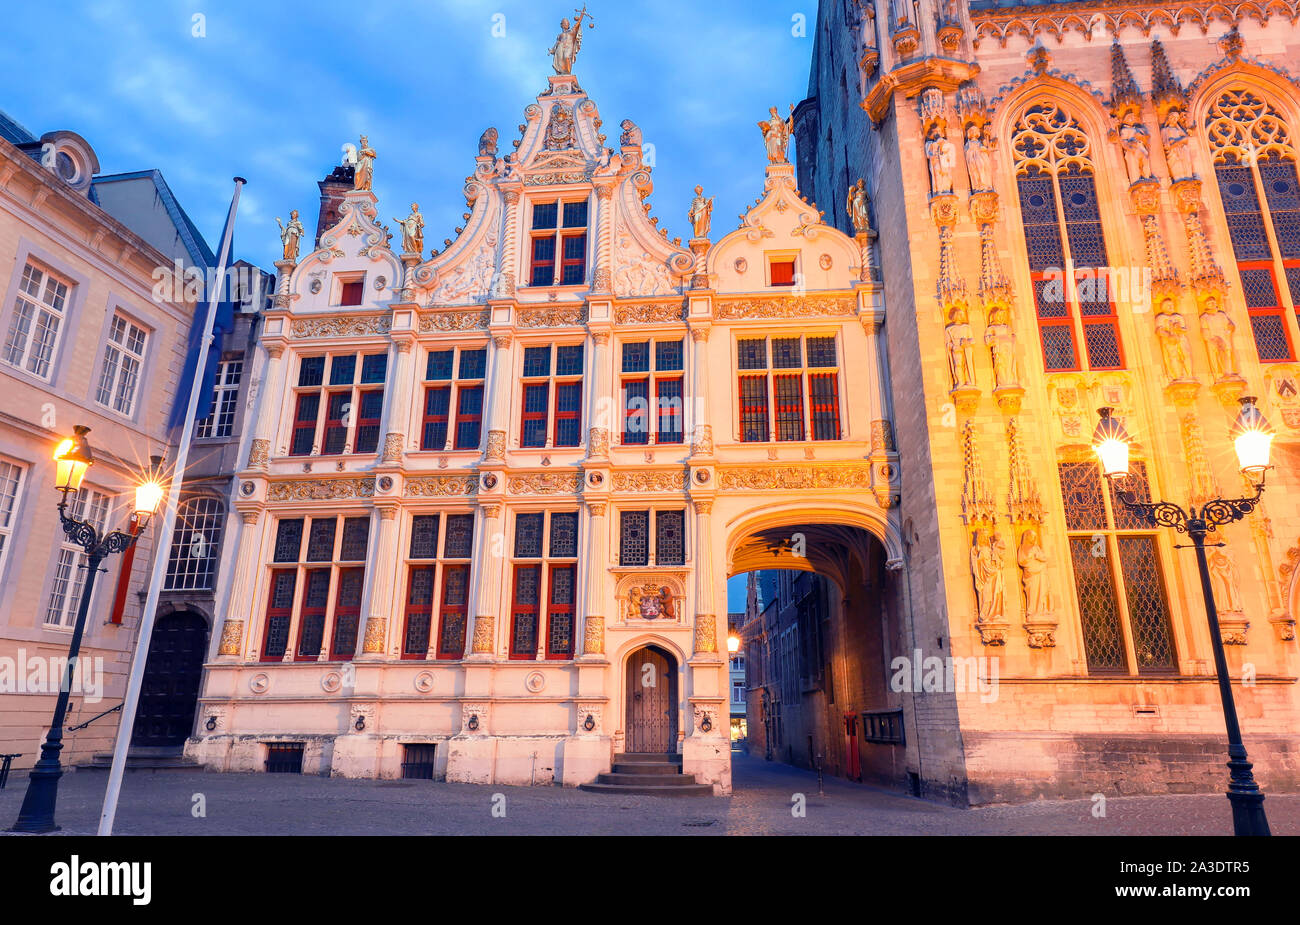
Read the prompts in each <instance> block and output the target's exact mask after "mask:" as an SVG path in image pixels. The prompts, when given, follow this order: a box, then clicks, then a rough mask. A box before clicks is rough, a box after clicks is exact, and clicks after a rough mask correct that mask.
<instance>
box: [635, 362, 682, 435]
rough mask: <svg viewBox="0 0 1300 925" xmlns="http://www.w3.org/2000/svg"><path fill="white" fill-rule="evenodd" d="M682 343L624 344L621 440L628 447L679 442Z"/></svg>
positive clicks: (680, 429)
mask: <svg viewBox="0 0 1300 925" xmlns="http://www.w3.org/2000/svg"><path fill="white" fill-rule="evenodd" d="M682 368H683V356H682V340H681V339H680V338H678V339H675V340H659V341H624V342H623V363H622V373H623V438H622V442H623V443H624V444H629V445H644V444H648V443H651V442H654V443H681V442H682V441H683V440H684V439H685V435H684V434H683V430H682V422H683V419H684V413H683V412H684V410H685V409H684V407H683V401H684V396H683V390H682Z"/></svg>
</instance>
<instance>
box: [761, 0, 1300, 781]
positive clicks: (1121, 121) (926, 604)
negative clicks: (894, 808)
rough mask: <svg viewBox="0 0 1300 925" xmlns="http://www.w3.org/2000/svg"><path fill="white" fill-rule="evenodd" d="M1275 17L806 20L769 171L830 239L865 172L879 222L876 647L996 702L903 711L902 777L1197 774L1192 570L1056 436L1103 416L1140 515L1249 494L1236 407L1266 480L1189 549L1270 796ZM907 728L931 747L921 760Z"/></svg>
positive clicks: (1206, 672) (1275, 481)
mask: <svg viewBox="0 0 1300 925" xmlns="http://www.w3.org/2000/svg"><path fill="white" fill-rule="evenodd" d="M1295 20H1296V10H1295V9H1294V8H1293V7H1290V6H1286V5H1285V4H1273V5H1271V6H1268V7H1267V8H1265V6H1263V5H1255V4H1239V5H1236V6H1228V7H1225V6H1222V5H1218V4H1211V3H1191V4H1179V5H1177V6H1168V7H1165V6H1161V5H1159V4H1137V3H1125V2H1119V3H1110V4H1104V5H1098V4H1091V3H1056V2H1053V3H1037V4H1032V5H1031V4H1022V3H1017V2H1006V0H999V2H989V0H971V2H969V3H962V2H947V0H944V2H932V0H920V2H908V0H894V2H892V3H886V2H883V0H882V2H875V3H873V2H870V0H834V2H823V3H822V4H821V9H820V12H819V19H818V26H817V34H816V39H815V46H816V47H815V52H814V60H813V65H812V71H811V79H810V85H809V96H808V98H807V99H806V100H805V101H804V102H803V103H802V104H801V105H800V106H799V107H798V109H797V111H796V113H795V120H796V138H797V142H798V148H799V155H798V164H799V180H800V187H801V189H803V190H804V191H805V194H806V195H808V197H809V198H810V199H814V200H816V201H817V202H819V203H823V204H825V203H832V204H835V206H836V208H835V209H833V210H832V209H829V208H828V209H827V212H828V214H834V215H835V216H836V223H837V224H838V225H839V226H840V227H842V228H849V227H850V226H849V219H848V216H846V215H845V214H843V211H842V209H841V207H840V206H839V204H840V203H844V202H845V200H846V198H847V197H848V196H850V194H851V190H852V186H853V185H854V184H855V181H856V180H857V179H858V178H860V177H861V178H864V179H865V189H866V190H867V192H868V193H869V194H870V196H871V198H872V211H873V219H874V221H875V223H876V227H878V228H880V229H882V232H881V238H880V263H881V267H882V272H883V277H882V283H883V295H884V305H885V307H886V310H887V312H888V316H889V323H887V324H886V326H885V339H886V341H887V345H888V356H889V363H890V370H891V376H892V379H891V386H892V388H893V392H894V395H895V396H898V395H904V394H906V395H909V396H914V397H915V400H912V401H908V402H906V403H903V402H897V403H895V408H896V410H897V414H896V416H895V418H894V421H893V423H894V430H895V433H896V435H897V440H898V449H899V451H900V453H901V454H902V457H903V459H904V462H905V472H904V479H903V484H902V493H901V502H900V507H899V516H900V523H901V526H902V531H903V537H902V539H903V543H904V547H905V549H906V556H905V558H906V574H907V575H908V576H909V584H908V587H909V594H910V605H909V606H910V612H911V615H912V621H913V626H912V629H913V631H914V643H913V644H912V645H909V646H908V648H914V649H915V651H916V652H917V653H919V654H921V655H923V656H930V655H937V656H943V657H948V656H955V657H958V658H962V657H966V658H969V657H976V658H978V657H996V658H997V667H998V684H997V694H996V696H995V697H988V696H985V695H983V694H982V693H981V692H980V691H978V690H975V689H971V688H970V687H969V686H968V687H967V689H959V690H953V691H947V690H935V691H932V692H924V691H923V692H919V693H917V692H912V693H909V694H907V695H906V696H907V699H906V700H905V701H904V703H903V710H904V717H903V725H904V732H905V735H906V736H907V738H908V742H909V745H908V747H907V750H906V752H907V754H906V760H905V763H906V766H907V769H908V771H909V772H912V773H919V774H920V776H921V778H922V780H923V781H924V782H925V783H924V785H923V787H922V789H923V790H925V789H931V787H932V786H933V788H942V787H944V782H945V781H947V783H948V785H949V789H951V790H953V791H958V792H960V794H961V795H964V796H965V798H966V799H968V800H970V801H972V802H981V801H989V800H1002V799H1016V798H1021V797H1028V796H1033V795H1038V794H1047V795H1060V796H1069V795H1074V796H1079V795H1081V794H1086V793H1091V792H1114V791H1115V788H1116V787H1118V788H1119V789H1120V790H1121V791H1123V790H1129V789H1132V790H1144V791H1157V792H1163V791H1178V790H1191V789H1213V788H1218V787H1221V786H1222V784H1223V781H1224V776H1223V766H1222V761H1223V756H1224V754H1225V749H1224V744H1223V731H1224V719H1223V716H1222V713H1221V710H1220V707H1219V698H1218V694H1217V690H1216V684H1215V670H1214V664H1213V661H1212V647H1211V640H1210V637H1209V634H1210V630H1209V628H1208V624H1207V620H1206V614H1205V607H1204V604H1203V597H1202V587H1201V583H1200V581H1199V578H1198V574H1197V569H1196V564H1195V559H1194V558H1193V556H1192V553H1191V552H1190V551H1186V548H1185V546H1183V545H1180V543H1179V540H1180V539H1182V537H1180V536H1179V535H1178V534H1175V533H1174V531H1172V530H1167V529H1164V528H1159V527H1156V526H1154V525H1153V524H1150V523H1148V522H1146V521H1144V520H1143V519H1142V518H1140V517H1138V516H1135V515H1134V513H1133V512H1131V511H1130V510H1128V509H1127V508H1126V507H1125V506H1124V505H1123V504H1121V503H1120V502H1119V500H1118V499H1117V497H1116V496H1115V493H1114V492H1113V491H1112V490H1111V489H1110V488H1109V486H1107V485H1106V484H1105V482H1104V480H1103V479H1102V477H1101V475H1100V471H1099V467H1098V466H1097V464H1096V459H1095V457H1094V456H1093V455H1092V452H1091V450H1090V447H1089V444H1090V442H1091V435H1092V432H1093V429H1094V427H1095V425H1096V423H1097V420H1098V418H1097V413H1096V409H1097V408H1099V407H1102V406H1106V407H1111V408H1114V409H1115V411H1114V414H1115V415H1117V416H1119V417H1122V418H1123V419H1124V420H1125V422H1126V426H1127V429H1128V431H1129V432H1130V433H1131V434H1133V435H1134V438H1135V444H1134V460H1135V461H1134V464H1133V472H1132V475H1131V476H1130V479H1129V483H1130V488H1135V489H1136V491H1137V493H1138V495H1139V496H1140V497H1145V498H1163V499H1168V500H1170V501H1175V502H1178V503H1181V504H1184V505H1186V504H1187V503H1188V502H1189V501H1190V503H1191V504H1193V505H1196V506H1198V507H1199V506H1200V505H1202V504H1204V503H1205V502H1206V501H1208V500H1211V499H1214V498H1234V497H1240V496H1249V495H1251V494H1253V490H1252V489H1251V488H1250V486H1247V485H1244V484H1243V479H1242V477H1241V476H1240V475H1239V473H1238V472H1237V465H1236V461H1235V457H1234V454H1233V452H1232V443H1231V440H1230V434H1229V425H1230V423H1231V421H1232V420H1233V418H1234V417H1235V415H1236V411H1237V405H1238V399H1240V398H1241V397H1243V396H1247V395H1254V396H1257V397H1258V405H1259V407H1260V408H1261V410H1263V411H1264V413H1265V414H1266V415H1267V416H1268V417H1269V418H1270V420H1271V421H1272V422H1273V423H1274V425H1275V426H1276V428H1277V436H1276V438H1275V440H1274V453H1273V462H1274V468H1273V469H1272V470H1271V471H1270V472H1269V474H1268V485H1267V489H1266V491H1265V493H1264V495H1263V503H1262V504H1261V505H1260V506H1259V507H1258V508H1256V509H1255V511H1254V513H1252V514H1250V516H1248V517H1246V518H1245V519H1244V520H1243V521H1241V522H1238V523H1234V524H1232V525H1229V526H1226V527H1223V528H1221V529H1220V531H1219V532H1218V534H1217V536H1212V537H1211V539H1212V540H1214V541H1217V542H1220V543H1222V544H1223V545H1221V546H1217V547H1214V548H1213V549H1212V550H1211V553H1210V568H1211V575H1212V585H1213V596H1214V598H1215V601H1216V604H1217V607H1218V610H1219V613H1220V624H1221V637H1222V641H1223V643H1224V644H1225V646H1226V649H1227V655H1228V664H1229V668H1230V672H1231V674H1232V675H1233V687H1234V692H1235V695H1236V698H1237V708H1238V712H1239V713H1240V715H1241V721H1242V726H1243V730H1244V734H1245V738H1246V744H1247V747H1248V749H1249V751H1250V754H1251V757H1252V758H1254V759H1255V760H1256V767H1257V772H1258V775H1259V777H1260V780H1261V783H1262V784H1263V785H1264V787H1265V789H1268V788H1269V787H1273V788H1275V789H1285V788H1290V787H1294V785H1295V783H1296V780H1297V775H1298V772H1300V756H1297V753H1296V750H1295V746H1294V733H1295V729H1296V725H1297V720H1300V712H1298V707H1300V701H1298V700H1297V694H1296V670H1297V666H1298V664H1300V662H1298V659H1297V650H1296V646H1297V642H1296V636H1295V621H1296V616H1297V612H1298V611H1300V577H1298V575H1297V568H1296V566H1297V563H1298V562H1300V513H1298V511H1300V504H1297V501H1298V500H1300V395H1298V394H1297V388H1298V384H1300V365H1297V350H1300V327H1297V308H1298V307H1300V259H1298V258H1300V224H1297V222H1298V219H1297V214H1298V212H1297V210H1298V209H1300V185H1298V184H1297V177H1296V147H1295V145H1296V143H1297V136H1296V132H1297V130H1300V121H1298V120H1300V91H1298V90H1297V81H1298V79H1300V72H1297V71H1296V70H1295V66H1294V60H1295V55H1296V53H1297V51H1298V50H1300V30H1297V28H1296V26H1295ZM1134 483H1136V485H1134ZM889 654H890V656H891V657H892V655H894V654H902V655H906V654H907V653H906V652H900V653H893V652H891V653H889ZM957 686H958V687H960V686H961V685H957ZM838 721H839V718H838V717H834V718H833V719H832V720H828V721H827V722H828V723H838ZM751 725H753V720H752V718H751ZM938 728H945V729H949V730H960V734H959V735H956V734H953V735H949V736H947V737H945V738H942V739H941V740H940V741H941V744H940V746H939V748H938V750H937V751H927V749H926V748H925V745H924V740H925V739H926V738H927V737H931V736H933V735H934V730H936V729H938ZM914 738H920V739H921V740H922V747H921V748H920V750H919V751H917V750H915V749H914V748H913V747H912V745H911V742H912V741H913V739H914Z"/></svg>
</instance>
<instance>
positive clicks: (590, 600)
mask: <svg viewBox="0 0 1300 925" xmlns="http://www.w3.org/2000/svg"><path fill="white" fill-rule="evenodd" d="M587 513H588V514H589V515H590V516H589V517H588V518H587V595H586V604H585V606H584V608H583V617H582V654H583V655H584V656H591V657H595V658H604V656H605V613H604V609H605V575H606V574H608V573H607V572H606V570H605V561H606V556H607V551H606V548H605V547H606V545H607V537H608V529H607V527H606V524H605V502H603V501H598V502H592V503H589V504H588V505H587Z"/></svg>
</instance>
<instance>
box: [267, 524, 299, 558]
mask: <svg viewBox="0 0 1300 925" xmlns="http://www.w3.org/2000/svg"><path fill="white" fill-rule="evenodd" d="M302 527H303V522H302V519H301V518H295V519H291V520H281V521H280V522H279V524H278V525H277V526H276V532H275V553H274V560H275V561H276V562H297V561H298V553H299V551H300V550H301V549H302Z"/></svg>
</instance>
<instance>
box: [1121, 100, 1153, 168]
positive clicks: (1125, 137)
mask: <svg viewBox="0 0 1300 925" xmlns="http://www.w3.org/2000/svg"><path fill="white" fill-rule="evenodd" d="M1116 134H1117V135H1118V136H1119V146H1120V149H1121V150H1122V151H1123V152H1124V169H1125V170H1127V171H1128V180H1129V183H1137V182H1138V181H1139V180H1146V179H1148V178H1149V177H1150V176H1151V134H1150V133H1149V132H1148V131H1147V127H1146V126H1145V125H1143V124H1142V120H1141V119H1139V118H1138V114H1137V113H1136V112H1135V111H1133V110H1131V109H1130V110H1129V111H1128V112H1126V113H1124V118H1123V121H1122V122H1121V123H1120V126H1119V129H1118V130H1117V132H1116Z"/></svg>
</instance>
